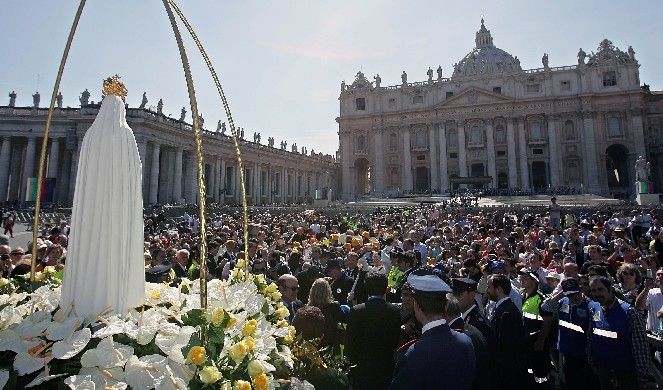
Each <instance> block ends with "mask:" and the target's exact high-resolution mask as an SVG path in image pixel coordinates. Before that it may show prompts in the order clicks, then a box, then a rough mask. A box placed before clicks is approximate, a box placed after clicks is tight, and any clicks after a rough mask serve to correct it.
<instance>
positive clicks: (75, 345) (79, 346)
mask: <svg viewBox="0 0 663 390" xmlns="http://www.w3.org/2000/svg"><path fill="white" fill-rule="evenodd" d="M91 338H92V332H90V328H83V329H81V330H79V331H76V332H74V334H72V335H70V336H69V337H67V338H66V339H64V340H60V341H58V342H57V343H55V344H53V349H52V350H51V352H52V353H53V357H54V358H56V359H70V358H72V357H74V356H76V355H77V354H78V353H79V352H81V351H82V350H83V349H85V347H86V346H87V344H88V343H89V342H90V339H91Z"/></svg>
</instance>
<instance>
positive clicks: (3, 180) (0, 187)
mask: <svg viewBox="0 0 663 390" xmlns="http://www.w3.org/2000/svg"><path fill="white" fill-rule="evenodd" d="M11 153H12V138H11V137H3V138H2V149H0V202H5V201H6V200H7V190H8V187H9V167H10V165H11Z"/></svg>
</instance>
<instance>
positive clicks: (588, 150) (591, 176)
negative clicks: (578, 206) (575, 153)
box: [582, 112, 601, 194]
mask: <svg viewBox="0 0 663 390" xmlns="http://www.w3.org/2000/svg"><path fill="white" fill-rule="evenodd" d="M582 115H583V118H582V127H583V136H584V137H585V142H584V145H585V155H584V156H583V163H584V165H585V166H584V169H583V171H584V173H585V180H583V181H584V182H585V183H586V184H587V192H589V193H594V194H598V193H600V192H601V186H600V185H599V175H597V172H598V171H599V170H598V165H597V162H596V143H595V142H596V139H595V135H594V114H593V113H591V112H585V113H582Z"/></svg>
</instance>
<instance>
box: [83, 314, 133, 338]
mask: <svg viewBox="0 0 663 390" xmlns="http://www.w3.org/2000/svg"><path fill="white" fill-rule="evenodd" d="M105 320H106V321H102V323H103V324H104V325H105V326H104V327H102V328H101V329H99V330H97V331H96V332H94V334H93V335H92V337H94V338H97V339H103V338H105V337H108V336H113V335H116V334H122V333H124V332H126V330H127V322H126V321H125V320H123V319H121V318H120V317H118V316H116V315H114V316H111V317H109V318H107V319H105Z"/></svg>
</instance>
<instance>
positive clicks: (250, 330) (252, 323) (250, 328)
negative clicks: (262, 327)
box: [242, 320, 258, 336]
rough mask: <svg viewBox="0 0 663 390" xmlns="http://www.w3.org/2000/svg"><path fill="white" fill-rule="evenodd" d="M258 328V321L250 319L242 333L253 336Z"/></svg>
mask: <svg viewBox="0 0 663 390" xmlns="http://www.w3.org/2000/svg"><path fill="white" fill-rule="evenodd" d="M256 329H258V321H256V320H248V321H246V323H245V324H244V326H243V327H242V334H243V335H244V336H252V335H253V334H254V333H255V332H256Z"/></svg>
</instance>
